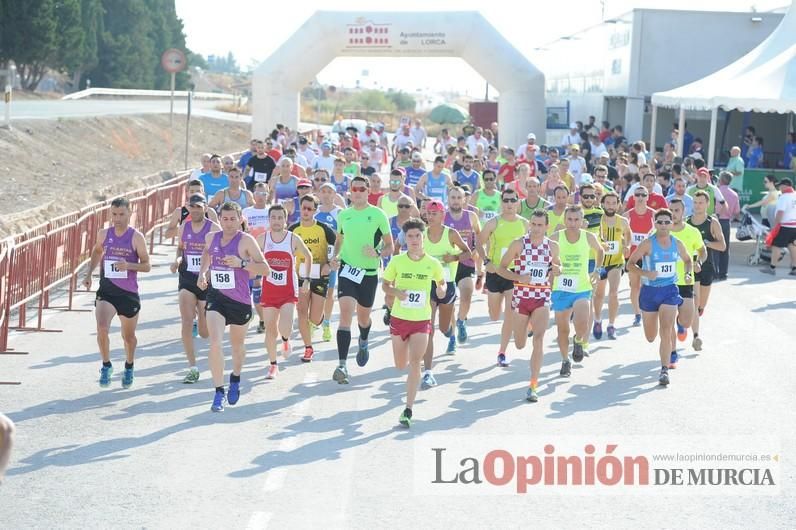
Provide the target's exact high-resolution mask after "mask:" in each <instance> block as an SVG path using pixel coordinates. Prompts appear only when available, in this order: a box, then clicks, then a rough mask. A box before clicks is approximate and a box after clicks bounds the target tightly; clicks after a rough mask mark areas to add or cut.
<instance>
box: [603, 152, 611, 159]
mask: <svg viewBox="0 0 796 530" xmlns="http://www.w3.org/2000/svg"><path fill="white" fill-rule="evenodd" d="M600 158H611V155H609V154H608V151H603V152H602V153H600Z"/></svg>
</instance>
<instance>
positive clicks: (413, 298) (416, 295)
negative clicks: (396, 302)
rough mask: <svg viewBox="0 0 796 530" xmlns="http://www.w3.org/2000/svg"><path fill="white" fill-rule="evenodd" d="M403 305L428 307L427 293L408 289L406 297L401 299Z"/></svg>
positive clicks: (409, 307) (407, 306) (420, 307)
mask: <svg viewBox="0 0 796 530" xmlns="http://www.w3.org/2000/svg"><path fill="white" fill-rule="evenodd" d="M401 307H405V308H406V309H423V308H424V307H426V293H425V292H423V291H407V293H406V299H404V300H401Z"/></svg>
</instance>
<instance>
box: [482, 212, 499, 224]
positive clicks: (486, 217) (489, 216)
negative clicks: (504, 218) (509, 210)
mask: <svg viewBox="0 0 796 530" xmlns="http://www.w3.org/2000/svg"><path fill="white" fill-rule="evenodd" d="M495 217H497V212H490V211H488V210H487V211H484V221H485V222H486V221H491V220H492V219H494V218H495Z"/></svg>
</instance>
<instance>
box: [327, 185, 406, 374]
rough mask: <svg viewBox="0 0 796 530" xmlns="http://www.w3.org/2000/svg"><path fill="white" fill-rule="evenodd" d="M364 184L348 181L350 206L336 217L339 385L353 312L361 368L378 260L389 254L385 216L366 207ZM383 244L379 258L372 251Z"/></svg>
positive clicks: (364, 360) (390, 246) (365, 356)
mask: <svg viewBox="0 0 796 530" xmlns="http://www.w3.org/2000/svg"><path fill="white" fill-rule="evenodd" d="M368 191H369V187H368V180H367V179H366V178H365V177H362V176H357V177H354V178H353V179H351V205H350V206H349V207H348V208H346V209H345V210H343V211H341V212H340V213H339V214H338V217H337V232H338V233H337V240H336V241H335V245H334V255H333V257H332V259H331V261H330V263H331V265H332V268H335V269H337V268H339V272H338V279H337V298H338V303H339V305H340V324H339V327H338V328H337V355H338V358H339V359H340V364H339V366H338V367H337V368H336V369H335V371H334V375H333V376H332V378H333V379H334V380H335V381H337V382H338V383H340V384H347V383H348V369H347V368H346V360H347V359H348V347H349V346H350V345H351V320H352V318H353V315H354V310H356V312H357V322H358V324H359V351H358V353H357V364H358V365H359V366H365V365H366V364H367V362H368V359H369V357H370V354H369V352H368V334H369V333H370V324H371V321H370V313H371V310H372V308H373V302H374V300H375V298H376V289H377V288H378V284H379V276H378V273H379V265H380V257H382V258H386V257H387V256H391V255H392V253H393V242H392V233H391V232H390V222H389V220H388V219H387V215H386V214H385V213H384V212H383V211H382V210H381V209H380V208H377V207H375V206H371V205H370V204H368ZM380 242H383V244H384V245H383V247H382V249H381V255H380V254H379V252H378V251H377V250H376V247H377V246H378V245H379V243H380Z"/></svg>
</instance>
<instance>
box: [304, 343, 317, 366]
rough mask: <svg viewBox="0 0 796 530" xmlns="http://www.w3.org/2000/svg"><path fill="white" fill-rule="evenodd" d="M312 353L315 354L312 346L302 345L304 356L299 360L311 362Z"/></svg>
mask: <svg viewBox="0 0 796 530" xmlns="http://www.w3.org/2000/svg"><path fill="white" fill-rule="evenodd" d="M313 355H315V350H314V349H313V348H312V346H304V356H303V357H302V358H301V362H303V363H309V362H312V357H313Z"/></svg>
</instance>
